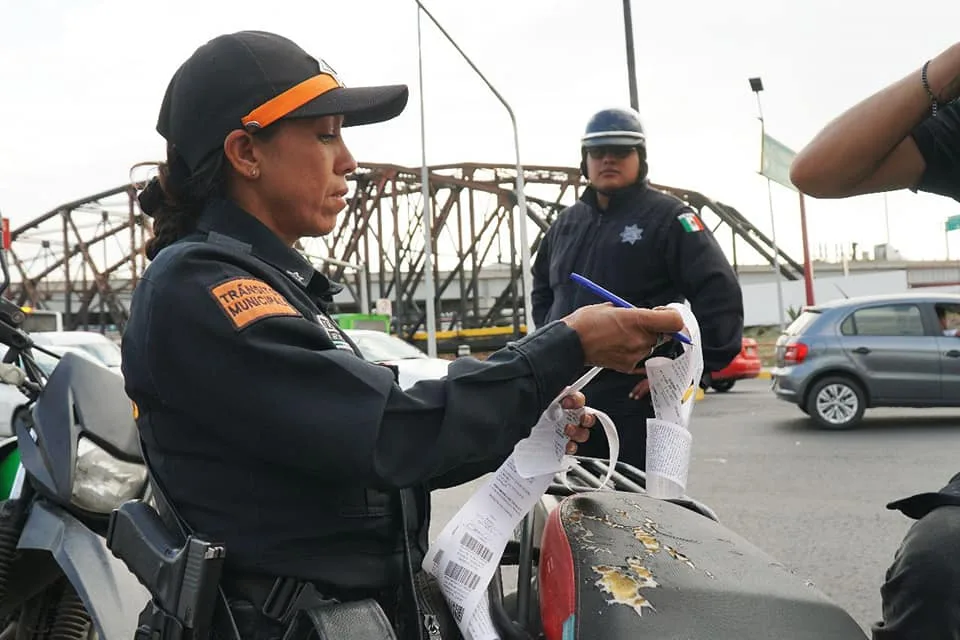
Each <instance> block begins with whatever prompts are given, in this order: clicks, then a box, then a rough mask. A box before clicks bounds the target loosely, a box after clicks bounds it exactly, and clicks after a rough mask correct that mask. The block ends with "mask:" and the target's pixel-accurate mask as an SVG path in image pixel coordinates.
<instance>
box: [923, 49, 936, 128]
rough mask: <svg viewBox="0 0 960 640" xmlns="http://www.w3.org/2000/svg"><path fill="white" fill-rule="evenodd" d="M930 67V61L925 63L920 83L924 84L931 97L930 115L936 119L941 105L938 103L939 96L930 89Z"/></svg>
mask: <svg viewBox="0 0 960 640" xmlns="http://www.w3.org/2000/svg"><path fill="white" fill-rule="evenodd" d="M929 66H930V61H929V60H927V61H926V62H924V63H923V68H922V69H921V70H920V82H922V83H923V88H924V90H925V91H926V92H927V96H929V97H930V115H932V116H933V117H936V116H937V107H938V106H939V103H938V102H937V96H935V95H933V91H932V90H931V89H930V82H929V81H928V80H927V67H929Z"/></svg>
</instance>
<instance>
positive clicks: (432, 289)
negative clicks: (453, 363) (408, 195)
mask: <svg viewBox="0 0 960 640" xmlns="http://www.w3.org/2000/svg"><path fill="white" fill-rule="evenodd" d="M417 4H420V3H419V2H417ZM417 64H418V66H419V83H420V161H421V168H420V183H421V185H420V188H421V193H422V194H423V196H422V197H423V255H424V262H423V270H424V272H425V277H426V280H427V282H426V284H427V292H426V295H425V296H424V297H425V298H426V303H427V314H426V315H427V355H429V356H430V357H431V358H436V357H437V312H436V309H435V306H434V299H435V298H436V284H435V283H434V281H433V206H432V199H431V198H430V169H429V168H428V167H427V120H426V112H425V110H424V106H423V38H422V36H421V33H420V10H419V9H418V10H417ZM397 268H399V265H397Z"/></svg>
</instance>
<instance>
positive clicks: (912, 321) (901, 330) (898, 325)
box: [840, 304, 926, 336]
mask: <svg viewBox="0 0 960 640" xmlns="http://www.w3.org/2000/svg"><path fill="white" fill-rule="evenodd" d="M840 333H842V334H843V335H845V336H922V335H926V332H925V331H924V329H923V318H922V316H921V314H920V307H918V306H916V305H913V304H891V305H883V306H878V307H866V308H864V309H857V310H856V311H854V312H853V313H851V314H850V315H849V316H847V317H846V319H845V320H844V321H843V323H842V324H841V325H840Z"/></svg>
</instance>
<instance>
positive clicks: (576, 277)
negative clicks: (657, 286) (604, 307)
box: [570, 273, 693, 344]
mask: <svg viewBox="0 0 960 640" xmlns="http://www.w3.org/2000/svg"><path fill="white" fill-rule="evenodd" d="M570 279H571V280H573V281H574V282H576V283H577V284H579V285H582V286H583V287H585V288H586V289H589V290H590V291H592V292H593V293H595V294H597V295H598V296H600V297H601V298H603V299H604V300H607V301H608V302H612V303H613V304H615V305H617V306H618V307H623V308H625V309H636V306H634V305H632V304H630V303H629V302H627V301H626V300H624V299H623V298H621V297H620V296H618V295H617V294H615V293H612V292H610V291H607V290H606V289H604V288H603V287H601V286H600V285H598V284H597V283H596V282H593V281H592V280H588V279H587V278H584V277H583V276H582V275H580V274H579V273H571V274H570ZM670 335H671V336H673V338H674V339H675V340H679V341H680V342H683V343H684V344H693V341H692V340H691V339H690V338H688V337H687V336H685V335H683V334H682V333H679V332H677V333H672V334H670Z"/></svg>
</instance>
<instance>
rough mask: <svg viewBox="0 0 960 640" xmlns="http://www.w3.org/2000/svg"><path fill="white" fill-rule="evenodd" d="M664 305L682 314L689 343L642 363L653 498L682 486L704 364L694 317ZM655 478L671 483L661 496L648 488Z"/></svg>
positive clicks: (681, 307) (685, 310) (680, 308)
mask: <svg viewBox="0 0 960 640" xmlns="http://www.w3.org/2000/svg"><path fill="white" fill-rule="evenodd" d="M668 306H669V307H671V308H673V309H676V310H677V311H678V312H679V313H680V315H681V316H683V323H684V325H685V327H686V330H685V332H686V334H687V335H688V337H689V338H690V339H691V341H692V342H693V344H692V345H688V344H683V354H682V355H680V356H678V357H676V358H665V357H657V358H650V359H649V360H647V361H646V363H645V364H644V367H645V368H646V371H647V379H649V380H650V398H651V401H652V403H653V413H654V416H655V417H654V418H649V419H648V420H647V459H646V474H647V490H648V493H650V494H651V495H655V497H677V496H676V495H674V494H676V493H677V492H680V493H682V492H683V490H684V489H685V488H686V483H687V472H688V470H689V467H690V453H691V445H692V436H691V434H690V431H689V428H690V419H691V417H692V416H693V408H694V405H695V404H696V396H697V388H698V387H699V386H700V378H701V377H702V376H703V366H704V365H703V349H702V347H701V343H700V325H699V323H698V322H697V319H696V317H695V316H694V315H693V312H692V311H691V310H690V309H689V307H687V306H686V305H683V304H679V303H673V304H670V305H668ZM657 477H659V478H664V479H666V480H668V481H669V482H670V483H672V488H671V489H670V491H668V492H667V493H665V494H664V495H656V491H653V490H652V485H657V483H656V478H657Z"/></svg>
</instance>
